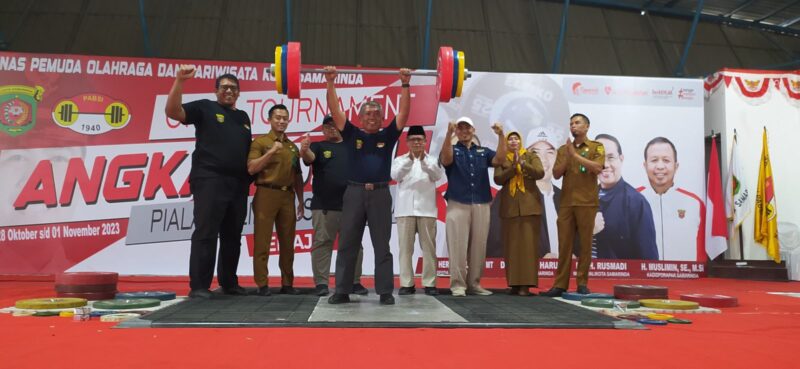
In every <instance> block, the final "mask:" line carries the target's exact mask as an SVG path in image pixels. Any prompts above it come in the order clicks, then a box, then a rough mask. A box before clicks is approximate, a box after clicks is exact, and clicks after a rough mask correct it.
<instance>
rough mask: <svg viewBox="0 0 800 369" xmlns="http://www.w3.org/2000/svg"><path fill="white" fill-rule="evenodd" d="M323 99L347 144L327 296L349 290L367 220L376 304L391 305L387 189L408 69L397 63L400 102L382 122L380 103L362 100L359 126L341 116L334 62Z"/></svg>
mask: <svg viewBox="0 0 800 369" xmlns="http://www.w3.org/2000/svg"><path fill="white" fill-rule="evenodd" d="M325 70H326V73H325V79H326V80H327V83H328V86H327V89H328V91H327V100H328V108H329V109H330V110H331V116H332V117H333V121H334V123H335V124H336V128H337V129H338V130H339V131H341V133H342V139H343V140H344V142H345V143H346V144H347V147H348V148H349V150H350V152H349V154H348V155H349V158H348V159H349V162H350V164H349V165H348V167H349V175H348V179H349V184H348V186H347V190H345V192H344V200H343V203H342V223H341V227H342V228H341V237H340V239H339V251H338V254H337V256H336V293H334V294H333V295H332V296H331V297H330V298H329V299H328V302H329V303H331V304H341V303H345V302H349V301H350V297H349V294H351V293H353V277H354V275H355V269H356V258H357V255H358V251H359V249H360V245H361V238H362V237H363V236H364V227H365V226H366V224H367V223H369V235H370V238H371V239H372V247H373V248H374V250H375V292H377V293H378V294H379V295H380V302H381V304H382V305H393V304H394V296H392V292H393V291H394V270H393V262H392V253H391V251H390V250H389V239H390V238H391V236H392V194H391V193H390V192H389V181H391V168H392V159H393V154H394V147H395V144H397V139H398V138H399V137H400V133H401V132H403V128H405V126H406V121H407V120H408V113H409V111H410V110H411V106H410V105H411V93H410V92H409V88H410V87H411V86H410V85H409V82H410V81H411V72H410V71H409V70H408V69H405V68H404V69H400V72H399V75H400V82H401V83H402V92H401V93H400V105H399V110H398V112H397V116H396V117H395V118H394V119H393V120H392V122H391V123H389V125H388V126H387V127H386V128H383V129H381V126H382V125H383V120H384V113H383V108H382V107H381V104H379V103H378V102H376V101H372V100H370V101H367V102H364V103H363V104H361V109H360V111H359V113H358V118H359V121H360V122H361V125H362V127H363V128H362V129H359V128H358V127H356V126H354V125H353V124H352V123H350V121H348V120H347V117H346V116H345V113H344V112H343V111H342V108H341V107H340V105H339V97H338V95H337V94H336V86H334V84H333V82H334V80H335V79H336V68H335V67H330V66H329V67H326V68H325Z"/></svg>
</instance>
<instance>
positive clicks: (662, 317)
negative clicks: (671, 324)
mask: <svg viewBox="0 0 800 369" xmlns="http://www.w3.org/2000/svg"><path fill="white" fill-rule="evenodd" d="M674 317H675V316H673V315H669V314H647V319H653V320H670V319H672V318H674Z"/></svg>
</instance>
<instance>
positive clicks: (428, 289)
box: [425, 287, 439, 296]
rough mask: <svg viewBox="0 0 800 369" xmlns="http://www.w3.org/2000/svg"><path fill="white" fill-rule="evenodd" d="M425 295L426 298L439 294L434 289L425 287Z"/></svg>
mask: <svg viewBox="0 0 800 369" xmlns="http://www.w3.org/2000/svg"><path fill="white" fill-rule="evenodd" d="M425 294H426V295H428V296H436V295H438V294H439V290H438V289H437V288H436V287H425Z"/></svg>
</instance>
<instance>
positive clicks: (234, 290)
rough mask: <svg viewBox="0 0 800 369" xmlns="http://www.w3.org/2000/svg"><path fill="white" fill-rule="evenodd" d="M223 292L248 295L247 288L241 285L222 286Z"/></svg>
mask: <svg viewBox="0 0 800 369" xmlns="http://www.w3.org/2000/svg"><path fill="white" fill-rule="evenodd" d="M222 293H223V294H225V295H234V296H247V290H246V289H244V287H242V286H239V285H236V286H233V287H231V288H225V287H222Z"/></svg>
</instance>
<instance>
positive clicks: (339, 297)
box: [328, 293, 350, 305]
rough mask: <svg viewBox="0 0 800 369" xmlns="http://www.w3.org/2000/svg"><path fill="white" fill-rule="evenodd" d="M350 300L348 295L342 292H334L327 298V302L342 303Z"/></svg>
mask: <svg viewBox="0 0 800 369" xmlns="http://www.w3.org/2000/svg"><path fill="white" fill-rule="evenodd" d="M348 302H350V296H348V295H345V294H343V293H334V294H333V295H331V297H329V298H328V303H329V304H333V305H336V304H344V303H348Z"/></svg>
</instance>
